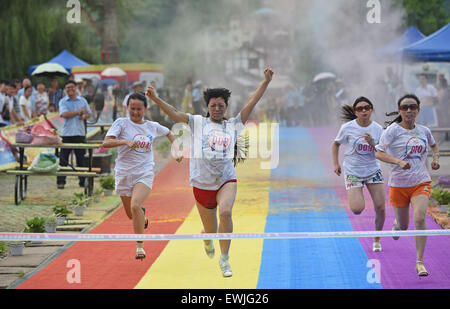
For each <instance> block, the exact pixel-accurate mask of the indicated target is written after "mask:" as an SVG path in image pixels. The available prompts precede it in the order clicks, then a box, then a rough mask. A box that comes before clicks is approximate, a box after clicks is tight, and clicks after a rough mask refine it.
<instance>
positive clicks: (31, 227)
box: [23, 217, 45, 244]
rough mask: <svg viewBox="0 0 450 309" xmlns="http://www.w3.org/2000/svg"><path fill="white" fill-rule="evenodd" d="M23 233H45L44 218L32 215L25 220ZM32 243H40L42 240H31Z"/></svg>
mask: <svg viewBox="0 0 450 309" xmlns="http://www.w3.org/2000/svg"><path fill="white" fill-rule="evenodd" d="M26 224H27V226H26V227H25V229H24V230H23V232H24V233H45V226H44V225H45V218H39V217H34V218H33V219H29V220H27V221H26ZM31 243H32V244H41V243H42V241H32V242H31Z"/></svg>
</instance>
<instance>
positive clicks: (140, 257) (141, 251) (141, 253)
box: [136, 248, 145, 261]
mask: <svg viewBox="0 0 450 309" xmlns="http://www.w3.org/2000/svg"><path fill="white" fill-rule="evenodd" d="M143 259H145V251H144V248H136V260H141V261H142V260H143Z"/></svg>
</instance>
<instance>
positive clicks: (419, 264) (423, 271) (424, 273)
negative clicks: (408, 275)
mask: <svg viewBox="0 0 450 309" xmlns="http://www.w3.org/2000/svg"><path fill="white" fill-rule="evenodd" d="M416 272H417V274H418V275H419V277H426V276H428V272H427V270H426V269H425V266H423V261H417V262H416Z"/></svg>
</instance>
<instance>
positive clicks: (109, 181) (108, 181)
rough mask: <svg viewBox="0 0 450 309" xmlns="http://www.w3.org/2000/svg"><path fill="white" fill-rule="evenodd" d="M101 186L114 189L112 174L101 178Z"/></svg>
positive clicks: (105, 188)
mask: <svg viewBox="0 0 450 309" xmlns="http://www.w3.org/2000/svg"><path fill="white" fill-rule="evenodd" d="M100 186H101V187H102V188H103V189H104V190H114V187H115V182H114V177H113V176H112V175H110V176H107V177H102V178H100Z"/></svg>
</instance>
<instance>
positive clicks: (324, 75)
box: [313, 72, 336, 83]
mask: <svg viewBox="0 0 450 309" xmlns="http://www.w3.org/2000/svg"><path fill="white" fill-rule="evenodd" d="M327 79H336V75H334V74H333V73H329V72H324V73H320V74H318V75H317V76H316V77H314V80H313V82H314V83H316V82H319V81H323V80H327Z"/></svg>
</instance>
